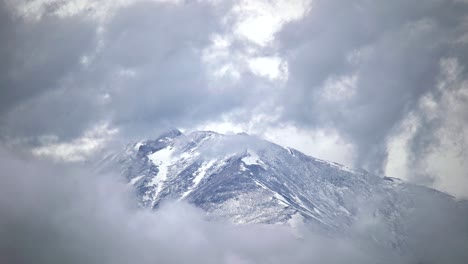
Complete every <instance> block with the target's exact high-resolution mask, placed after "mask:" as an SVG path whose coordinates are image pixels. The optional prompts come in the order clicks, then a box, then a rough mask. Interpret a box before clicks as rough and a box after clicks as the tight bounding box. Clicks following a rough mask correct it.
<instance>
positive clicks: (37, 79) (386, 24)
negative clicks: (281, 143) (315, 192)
mask: <svg viewBox="0 0 468 264" xmlns="http://www.w3.org/2000/svg"><path fill="white" fill-rule="evenodd" d="M124 2H125V1H124ZM25 3H27V1H19V2H14V1H5V2H2V4H0V14H1V16H0V20H1V21H0V22H1V23H0V39H1V40H2V45H1V47H0V59H1V64H0V68H1V69H2V71H1V73H0V85H1V89H2V91H1V93H2V94H1V97H0V124H1V128H0V137H1V138H2V141H4V142H10V143H11V144H13V143H14V144H17V143H18V142H19V143H21V144H20V145H21V146H22V147H25V148H26V149H28V148H31V147H38V146H39V147H41V146H44V145H47V142H49V141H47V140H44V138H46V139H47V138H53V139H54V143H58V144H59V143H67V142H72V141H73V140H77V139H79V138H82V137H83V136H84V135H86V133H88V132H89V131H92V130H93V129H95V128H96V127H97V126H100V125H102V124H107V125H108V126H109V127H111V128H115V129H117V130H118V131H119V136H122V137H123V138H125V140H127V139H128V138H132V139H134V138H144V137H152V136H154V135H155V134H157V131H159V130H160V129H161V128H166V127H169V126H170V127H182V128H187V129H189V130H190V129H194V128H196V127H198V126H199V125H200V124H204V123H206V122H218V121H220V120H223V118H224V117H226V116H228V117H230V120H229V121H230V122H231V123H233V124H234V125H236V124H241V123H243V124H245V123H248V124H254V125H255V126H257V127H260V129H258V130H259V131H268V130H270V129H271V128H273V129H274V128H276V127H280V128H281V127H282V126H285V125H291V124H292V125H293V126H294V127H296V128H298V129H303V130H305V131H309V130H310V131H314V130H320V131H327V130H329V131H336V133H337V135H338V136H339V137H340V138H342V139H343V141H344V142H346V143H349V144H351V145H352V146H353V147H354V149H355V150H356V154H355V156H356V157H355V159H354V162H355V163H356V164H355V165H357V166H362V167H364V168H366V169H368V170H369V171H372V172H375V173H376V174H385V173H386V174H389V173H390V174H392V175H391V176H395V177H402V178H405V179H408V180H411V181H414V182H417V183H422V184H426V185H428V186H432V187H436V188H438V189H441V190H444V191H447V192H450V193H452V194H454V195H457V196H458V197H466V196H467V195H468V190H467V189H466V188H460V187H457V186H462V185H465V186H468V185H466V181H467V177H466V173H467V170H468V168H466V166H458V167H457V168H456V169H452V170H449V173H445V174H444V173H441V172H440V171H441V170H446V169H444V168H443V167H444V166H442V165H440V166H438V167H437V168H432V169H430V170H424V171H421V168H424V167H425V166H424V164H427V163H434V162H432V159H437V160H438V162H436V163H439V164H440V163H444V164H450V163H457V164H459V163H461V164H466V163H468V162H467V161H468V156H467V154H466V153H465V151H461V150H463V147H455V148H452V147H450V146H452V145H455V144H460V143H457V142H463V144H461V145H462V146H463V145H464V144H467V143H465V142H466V140H465V139H464V136H463V135H464V134H466V129H467V126H468V125H467V124H468V120H467V118H466V115H462V114H457V113H459V112H463V111H464V108H463V107H462V106H461V105H463V104H466V96H465V94H466V91H467V89H468V88H467V85H466V79H467V70H466V65H467V62H468V61H467V57H466V54H468V50H467V49H468V48H467V47H468V45H467V43H468V40H467V39H468V38H467V36H468V30H467V28H468V26H467V23H468V22H467V17H466V13H467V11H468V4H467V3H466V1H455V0H452V1H445V0H431V1H423V2H417V1H412V2H408V1H391V2H389V1H367V0H353V1H346V2H343V1H336V0H332V1H311V2H310V8H309V9H307V12H306V11H304V12H303V13H304V15H303V16H302V17H299V18H296V19H295V20H294V19H293V20H291V21H288V22H287V23H285V24H283V25H282V27H280V29H279V30H278V32H276V33H275V34H274V35H273V36H272V41H271V42H269V43H268V44H265V45H264V46H262V45H261V44H259V43H253V42H252V41H249V40H248V39H245V38H241V37H237V35H236V33H235V32H236V30H237V29H236V25H237V24H236V23H237V22H238V21H239V20H241V19H243V15H244V14H243V13H235V12H234V13H233V12H232V10H239V6H240V3H241V2H240V1H227V2H217V1H188V2H187V1H185V2H183V1H182V2H180V1H176V2H171V1H162V2H155V1H128V2H125V4H122V3H120V2H119V3H120V4H115V5H110V4H109V3H107V2H106V1H102V2H96V3H93V4H91V3H90V2H87V1H84V2H83V3H84V4H83V5H85V6H86V5H89V7H81V9H80V8H77V9H76V10H73V9H71V11H70V10H68V9H70V8H71V6H73V5H69V4H67V3H62V2H60V1H44V2H43V3H42V4H41V2H36V3H37V4H36V6H41V7H42V8H36V9H34V8H30V9H31V10H30V11H28V10H29V9H27V8H23V7H24V5H26V6H27V4H25ZM31 5H32V4H31ZM76 6H81V5H78V4H77V5H76ZM22 8H23V9H22ZM67 8H68V9H67ZM95 9H97V11H96V10H95ZM25 10H26V11H25ZM35 10H36V11H35ZM37 10H39V11H37ZM63 10H68V11H67V12H65V11H63ZM275 12H279V11H275ZM233 14H234V15H233ZM236 14H237V15H236ZM263 26H264V27H268V25H267V26H265V25H263ZM220 36H221V37H220ZM216 37H219V38H220V39H222V40H223V37H224V38H225V39H228V40H230V42H229V44H228V45H227V47H225V48H224V50H223V51H219V50H216V49H213V48H212V45H213V42H216V41H214V40H216V39H217V38H216ZM219 38H218V40H219ZM218 42H219V41H218ZM220 42H221V43H222V42H223V41H220ZM218 44H219V43H218ZM220 45H221V44H220ZM222 45H224V44H222ZM222 45H221V46H222ZM210 47H211V48H210ZM223 52H224V53H223ZM220 54H221V55H220ZM248 56H254V57H256V56H257V57H258V56H260V57H261V56H267V57H268V56H275V57H276V58H278V60H279V61H280V62H281V65H283V66H285V67H286V68H287V69H286V70H285V72H287V74H286V75H287V78H286V79H283V80H270V79H268V78H265V76H261V75H258V74H255V73H254V72H252V71H251V70H249V66H248V63H247V62H245V61H243V60H244V59H245V58H244V57H248ZM207 57H209V58H211V60H212V61H209V62H207ZM213 61H214V62H213ZM446 61H456V64H457V78H456V80H454V81H452V85H445V86H443V85H442V86H441V85H440V83H441V79H444V77H443V76H445V75H444V71H445V70H446V69H445V68H444V67H445V66H442V65H446V63H445V64H444V62H446ZM223 65H224V66H226V65H227V66H226V67H227V68H226V67H222V66H223ZM228 66H229V67H228ZM229 69H231V71H232V72H234V73H235V74H233V75H234V76H236V77H232V76H229V74H225V75H223V74H220V72H221V73H222V72H223V71H224V72H228V73H229V72H230V71H229ZM233 69H234V70H233ZM232 72H231V73H232ZM236 74H237V75H236ZM441 76H442V77H441ZM454 82H455V83H454ZM440 87H442V88H440ZM449 91H450V92H449ZM448 93H457V94H458V96H454V97H453V98H457V103H455V104H451V103H450V102H449V101H450V100H448V99H447V98H451V97H450V96H449V95H448ZM429 97H430V98H431V100H432V101H431V102H433V103H434V104H435V105H437V107H436V109H437V110H436V111H438V112H437V116H438V118H435V119H434V118H432V119H430V118H429V117H432V116H434V115H433V114H431V113H429V112H428V111H429V110H428V108H427V107H423V106H422V104H424V102H425V101H427V98H429ZM447 104H448V105H447ZM431 109H433V108H431ZM460 109H461V110H460ZM444 115H451V117H450V119H451V121H450V122H445V121H444V120H443V116H444ZM258 116H263V117H264V116H267V117H270V118H264V119H262V120H263V121H262V120H260V121H258V120H259V119H258ZM413 116H417V118H416V119H418V122H419V123H418V126H417V131H416V132H414V133H413V134H412V135H411V136H407V135H406V136H407V138H408V139H407V140H406V141H405V146H406V147H405V148H404V150H401V151H403V153H404V155H402V154H401V153H399V152H398V151H397V152H395V151H393V150H394V149H395V148H394V146H390V143H389V142H393V141H392V140H393V139H394V138H401V137H404V136H405V135H402V134H399V133H400V132H401V131H405V130H407V129H408V128H407V127H405V126H406V124H408V119H411V118H412V117H413ZM429 119H430V120H429ZM265 120H266V121H265ZM458 124H461V125H458ZM447 126H449V128H447V129H445V128H443V127H447ZM291 136H292V137H294V136H297V135H291ZM445 138H450V139H451V140H449V141H450V142H449V141H444V139H445ZM442 141H444V143H443V144H441V143H440V142H442ZM12 142H13V143H12ZM44 142H46V143H44ZM398 142H402V141H401V140H400V141H398ZM392 151H393V152H392ZM452 152H453V153H455V154H453V155H452V156H454V158H452V159H450V160H448V161H446V160H444V159H443V158H440V157H444V156H447V155H446V153H452ZM397 156H401V157H402V156H404V157H406V158H405V160H404V161H401V160H398V161H395V159H393V158H391V157H397ZM435 156H437V157H438V158H434V157H435ZM402 164H403V165H402ZM398 166H399V168H398V169H388V168H394V167H398ZM446 167H447V166H446ZM452 167H453V166H452ZM401 171H405V173H403V174H404V176H403V175H399V174H398V173H400V172H401ZM446 171H447V170H446ZM393 173H397V174H398V175H394V174H393ZM451 175H456V176H451Z"/></svg>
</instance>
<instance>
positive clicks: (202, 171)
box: [180, 160, 216, 199]
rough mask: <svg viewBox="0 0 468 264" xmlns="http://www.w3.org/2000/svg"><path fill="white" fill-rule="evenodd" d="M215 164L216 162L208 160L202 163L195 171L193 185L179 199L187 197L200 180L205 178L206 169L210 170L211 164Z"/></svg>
mask: <svg viewBox="0 0 468 264" xmlns="http://www.w3.org/2000/svg"><path fill="white" fill-rule="evenodd" d="M215 162H216V160H210V161H208V162H203V164H202V165H201V166H200V168H198V170H197V171H195V173H194V174H195V178H193V185H192V187H190V188H189V189H188V190H187V191H186V192H185V193H184V194H182V197H180V199H183V198H184V197H186V196H187V195H189V194H190V193H191V192H192V191H193V190H194V189H195V188H197V186H198V185H199V184H200V182H201V181H202V179H203V178H204V177H205V176H206V172H207V171H208V169H210V168H211V167H212V166H213V164H214V163H215Z"/></svg>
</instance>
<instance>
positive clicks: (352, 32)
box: [278, 1, 468, 173]
mask: <svg viewBox="0 0 468 264" xmlns="http://www.w3.org/2000/svg"><path fill="white" fill-rule="evenodd" d="M467 9H468V6H467V5H466V4H465V3H461V2H452V1H449V2H446V1H428V2H424V3H416V2H414V3H413V2H408V1H392V2H384V1H378V2H369V1H348V2H346V3H343V2H341V1H326V2H318V1H317V2H314V3H313V4H312V8H311V11H310V12H309V13H308V14H307V16H306V17H305V18H304V19H302V20H298V21H296V22H292V23H290V24H289V25H287V26H286V27H285V28H283V30H282V31H281V33H280V35H279V43H280V47H279V48H278V51H279V55H280V56H282V57H283V58H285V60H286V61H287V63H288V65H289V81H288V85H287V87H288V88H287V89H285V90H284V93H283V94H282V95H281V97H280V98H279V99H278V100H279V101H281V102H285V115H284V117H283V118H284V120H294V121H295V123H296V125H298V126H305V127H319V128H320V127H332V128H335V129H337V130H338V131H339V133H340V134H342V135H343V136H344V137H345V138H347V139H348V140H350V141H351V142H353V144H355V145H356V148H357V149H358V160H357V161H358V165H361V166H365V167H367V168H369V169H370V170H371V171H374V172H378V173H382V168H383V167H382V166H383V164H384V162H385V159H386V154H385V149H386V146H385V139H386V138H387V137H388V135H389V134H390V133H391V131H392V128H394V127H395V126H397V125H398V123H399V122H400V121H401V120H402V119H403V118H405V116H406V114H407V113H408V112H409V111H411V110H412V109H414V107H415V106H416V105H417V102H418V100H419V99H420V98H421V97H422V96H424V94H425V93H427V92H428V91H434V90H435V89H436V85H437V82H436V79H435V76H437V74H438V69H439V66H438V65H439V60H440V59H441V58H442V57H444V56H447V55H449V54H452V55H455V54H458V55H461V54H466V53H467V50H466V45H465V44H462V43H461V42H460V41H459V39H460V36H461V35H463V34H466V17H465V14H466V12H464V11H466V10H467ZM459 60H460V64H462V65H465V64H466V63H467V61H466V58H464V57H463V56H460V58H459ZM333 80H336V81H333ZM340 80H341V81H340ZM346 80H348V81H346ZM333 83H336V84H335V85H333ZM330 84H332V86H331V87H335V94H334V96H333V98H335V100H330V93H329V92H330ZM332 91H333V89H332Z"/></svg>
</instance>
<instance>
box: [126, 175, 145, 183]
mask: <svg viewBox="0 0 468 264" xmlns="http://www.w3.org/2000/svg"><path fill="white" fill-rule="evenodd" d="M143 177H145V175H140V176H136V177H135V178H133V179H131V180H130V182H129V184H130V185H135V183H137V182H138V181H139V180H140V179H141V178H143Z"/></svg>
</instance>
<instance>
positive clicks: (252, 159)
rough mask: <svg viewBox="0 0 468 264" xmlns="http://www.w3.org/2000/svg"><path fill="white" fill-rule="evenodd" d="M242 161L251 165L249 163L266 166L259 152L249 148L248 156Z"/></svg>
mask: <svg viewBox="0 0 468 264" xmlns="http://www.w3.org/2000/svg"><path fill="white" fill-rule="evenodd" d="M241 160H242V162H243V163H244V164H245V165H247V166H249V165H258V166H261V167H262V168H264V167H265V164H264V163H263V162H262V161H261V160H260V157H259V156H258V155H257V153H255V152H253V151H251V150H247V156H246V157H243V158H242V159H241Z"/></svg>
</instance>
